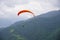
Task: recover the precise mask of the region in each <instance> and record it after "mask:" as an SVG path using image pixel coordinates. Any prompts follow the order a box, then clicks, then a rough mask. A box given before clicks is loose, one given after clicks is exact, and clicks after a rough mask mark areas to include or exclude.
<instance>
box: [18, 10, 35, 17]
mask: <svg viewBox="0 0 60 40" xmlns="http://www.w3.org/2000/svg"><path fill="white" fill-rule="evenodd" d="M25 12H28V13H30V14H32V15H33V16H35V15H34V13H33V12H31V11H30V10H21V11H19V12H18V14H17V15H18V16H19V15H20V14H22V13H25Z"/></svg>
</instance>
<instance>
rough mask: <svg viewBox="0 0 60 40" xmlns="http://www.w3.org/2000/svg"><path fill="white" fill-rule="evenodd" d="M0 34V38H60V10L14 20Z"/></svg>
mask: <svg viewBox="0 0 60 40" xmlns="http://www.w3.org/2000/svg"><path fill="white" fill-rule="evenodd" d="M0 35H1V36H0V40H60V10H58V11H51V12H48V13H46V14H43V15H39V16H36V17H34V18H31V19H28V20H26V21H19V22H16V23H14V24H12V25H11V26H9V27H7V28H5V29H4V30H2V31H0Z"/></svg>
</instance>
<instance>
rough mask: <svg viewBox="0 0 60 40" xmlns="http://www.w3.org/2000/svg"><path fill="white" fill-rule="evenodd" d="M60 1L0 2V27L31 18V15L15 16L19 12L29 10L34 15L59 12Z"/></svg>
mask: <svg viewBox="0 0 60 40" xmlns="http://www.w3.org/2000/svg"><path fill="white" fill-rule="evenodd" d="M59 3H60V0H0V26H2V25H4V26H5V25H7V23H8V24H9V23H10V24H11V23H13V22H15V21H19V20H25V19H28V18H31V17H33V16H32V15H31V14H27V13H26V14H22V15H20V16H17V13H18V12H19V11H20V10H23V9H28V10H31V11H32V12H33V13H35V15H36V16H37V15H41V14H43V13H46V12H48V11H52V10H59V9H60V4H59Z"/></svg>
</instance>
